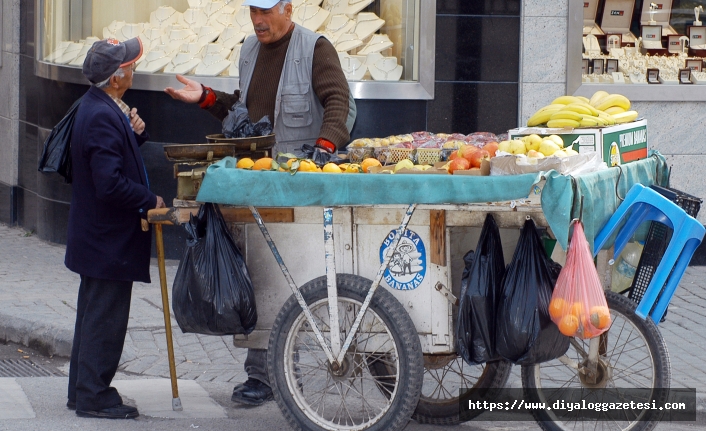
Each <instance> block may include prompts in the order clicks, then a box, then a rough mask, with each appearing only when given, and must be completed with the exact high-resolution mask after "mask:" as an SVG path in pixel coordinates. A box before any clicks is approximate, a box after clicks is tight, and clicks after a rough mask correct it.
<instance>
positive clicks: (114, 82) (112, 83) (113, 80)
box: [110, 75, 120, 88]
mask: <svg viewBox="0 0 706 431" xmlns="http://www.w3.org/2000/svg"><path fill="white" fill-rule="evenodd" d="M118 79H119V78H118V77H117V76H115V75H113V76H111V77H110V86H111V87H112V88H118V87H120V85H119V84H118Z"/></svg>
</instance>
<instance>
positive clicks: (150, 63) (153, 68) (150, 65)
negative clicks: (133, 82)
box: [135, 50, 172, 73]
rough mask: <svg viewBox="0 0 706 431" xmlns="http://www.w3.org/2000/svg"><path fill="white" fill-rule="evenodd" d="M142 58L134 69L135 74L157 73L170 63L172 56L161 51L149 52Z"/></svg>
mask: <svg viewBox="0 0 706 431" xmlns="http://www.w3.org/2000/svg"><path fill="white" fill-rule="evenodd" d="M142 58H143V60H142V61H141V62H140V63H139V64H138V65H137V68H136V69H135V71H137V72H144V73H157V72H159V71H161V70H162V69H164V67H165V66H166V65H167V64H169V62H170V61H172V56H171V55H169V54H168V53H166V52H164V51H161V50H155V51H150V52H148V53H147V54H145V55H144V56H143V57H142Z"/></svg>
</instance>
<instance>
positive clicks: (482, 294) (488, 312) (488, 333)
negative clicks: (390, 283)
mask: <svg viewBox="0 0 706 431" xmlns="http://www.w3.org/2000/svg"><path fill="white" fill-rule="evenodd" d="M463 260H464V261H465V262H466V268H465V270H464V271H463V280H462V282H461V302H460V304H459V307H458V319H457V320H456V327H455V333H456V340H457V343H458V346H457V347H458V350H457V351H458V354H459V355H461V357H462V358H463V360H464V361H466V362H467V363H468V364H470V365H477V364H482V363H484V362H487V361H491V360H493V359H498V355H497V354H496V352H495V321H496V318H495V312H496V308H497V304H498V298H499V297H500V294H501V292H502V282H503V276H504V274H505V259H504V257H503V249H502V242H501V240H500V231H499V230H498V225H497V224H495V219H494V218H493V216H492V215H490V214H488V215H487V216H486V217H485V223H484V224H483V230H482V231H481V234H480V238H479V239H478V245H477V246H476V250H475V252H473V251H472V250H471V251H469V252H468V253H467V254H466V256H464V257H463Z"/></svg>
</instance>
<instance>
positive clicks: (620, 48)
mask: <svg viewBox="0 0 706 431" xmlns="http://www.w3.org/2000/svg"><path fill="white" fill-rule="evenodd" d="M581 3H582V4H583V49H582V57H583V59H584V60H585V61H587V63H588V66H586V64H584V65H583V66H582V70H581V82H582V83H583V84H645V85H647V84H677V85H678V84H704V83H706V82H705V81H704V80H702V79H699V77H700V75H701V73H702V72H701V67H702V65H703V60H704V57H706V26H703V23H702V21H701V20H700V17H701V13H702V12H703V10H704V8H703V6H704V5H706V0H696V1H690V0H659V1H649V0H639V1H638V0H589V1H583V2H581ZM601 64H605V65H606V67H600V65H601ZM597 66H598V67H597ZM685 70H687V71H688V72H689V73H686V72H685ZM687 77H688V81H687Z"/></svg>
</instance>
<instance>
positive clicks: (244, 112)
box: [223, 100, 272, 138]
mask: <svg viewBox="0 0 706 431" xmlns="http://www.w3.org/2000/svg"><path fill="white" fill-rule="evenodd" d="M271 134H272V123H271V122H270V117H269V116H267V115H265V116H264V117H262V118H261V119H260V121H258V122H257V123H253V122H252V121H251V120H250V115H249V114H248V108H247V107H246V106H245V104H244V103H243V102H241V101H240V100H238V101H237V102H235V104H234V105H233V106H232V107H231V108H230V110H228V115H227V116H226V118H224V119H223V136H225V137H226V138H250V137H253V136H267V135H271Z"/></svg>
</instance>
